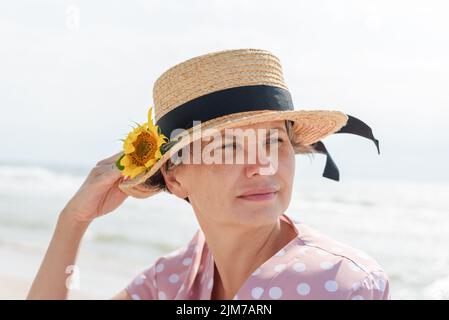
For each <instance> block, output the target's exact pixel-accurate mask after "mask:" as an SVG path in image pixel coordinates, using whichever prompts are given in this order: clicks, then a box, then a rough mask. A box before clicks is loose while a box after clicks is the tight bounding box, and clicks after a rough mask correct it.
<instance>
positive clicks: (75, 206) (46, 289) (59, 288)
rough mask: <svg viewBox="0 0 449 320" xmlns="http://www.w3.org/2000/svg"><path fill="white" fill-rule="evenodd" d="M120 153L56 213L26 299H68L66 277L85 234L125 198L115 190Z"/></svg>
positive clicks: (92, 173) (100, 165)
mask: <svg viewBox="0 0 449 320" xmlns="http://www.w3.org/2000/svg"><path fill="white" fill-rule="evenodd" d="M122 154H123V153H122V152H119V153H117V154H115V155H113V156H111V157H109V158H106V159H103V160H101V161H99V162H98V163H97V165H96V166H95V167H94V168H93V169H92V170H91V171H90V173H89V175H88V177H87V178H86V180H85V181H84V183H83V184H82V185H81V187H80V188H79V189H78V191H77V192H76V194H75V195H74V196H73V197H72V199H70V201H69V202H68V203H67V204H66V206H65V207H64V209H63V210H62V211H61V213H60V214H59V217H58V220H57V223H56V228H55V231H54V233H53V237H52V239H51V241H50V244H49V246H48V249H47V252H46V254H45V257H44V259H43V261H42V263H41V266H40V268H39V271H38V273H37V275H36V278H35V279H34V281H33V284H32V285H31V288H30V291H29V292H28V295H27V299H67V296H68V291H69V289H70V288H69V285H70V283H68V280H69V278H68V277H69V276H70V275H71V272H72V271H73V270H74V271H75V272H76V271H77V269H76V267H75V268H74V266H75V263H76V258H77V255H78V250H79V247H80V244H81V239H82V238H83V235H84V233H85V232H86V230H87V228H88V227H89V225H90V223H91V222H92V221H93V220H94V219H96V218H98V217H100V216H102V215H105V214H107V213H109V212H112V211H113V210H114V209H115V208H117V207H118V206H119V205H121V204H122V203H123V201H125V199H126V198H127V197H128V195H126V194H125V193H123V191H121V190H120V189H119V187H118V185H119V184H120V182H121V181H122V180H123V178H124V177H123V176H122V174H121V171H120V170H118V168H117V167H116V166H115V161H116V160H117V159H118V158H119V157H120V156H121V155H122Z"/></svg>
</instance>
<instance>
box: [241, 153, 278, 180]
mask: <svg viewBox="0 0 449 320" xmlns="http://www.w3.org/2000/svg"><path fill="white" fill-rule="evenodd" d="M245 160H246V161H245V164H244V165H245V173H246V176H247V177H248V178H249V177H251V176H253V175H274V174H275V173H276V172H277V168H278V157H277V149H276V148H275V149H274V150H270V152H267V150H266V148H265V146H261V145H258V146H257V148H256V147H255V146H254V147H253V148H247V152H246V157H245Z"/></svg>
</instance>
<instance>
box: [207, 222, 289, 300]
mask: <svg viewBox="0 0 449 320" xmlns="http://www.w3.org/2000/svg"><path fill="white" fill-rule="evenodd" d="M200 224H201V223H200ZM201 228H202V230H203V231H204V235H205V237H206V243H207V246H208V248H209V250H210V251H211V253H212V256H213V260H214V262H215V265H214V271H215V272H214V288H213V291H212V299H232V298H233V297H234V296H235V294H237V292H238V291H239V289H240V288H241V287H242V286H243V284H244V282H245V281H246V279H247V278H248V277H249V276H250V275H251V274H252V273H253V272H254V271H255V270H256V269H257V268H258V267H259V266H260V265H262V264H263V263H264V262H265V261H267V260H268V259H269V258H271V257H272V256H273V255H274V254H275V253H276V252H278V251H279V250H280V249H282V248H283V247H284V246H285V245H286V244H287V243H289V242H290V241H291V240H292V239H293V238H295V237H296V236H297V234H296V231H295V230H294V228H292V227H291V226H290V225H289V224H288V223H287V222H285V221H283V220H282V219H279V218H278V219H277V220H276V221H275V222H274V223H273V224H271V225H264V226H260V227H257V228H248V227H246V228H244V227H241V228H235V227H229V228H226V227H223V226H218V225H207V223H206V224H205V223H204V222H203V224H202V225H201Z"/></svg>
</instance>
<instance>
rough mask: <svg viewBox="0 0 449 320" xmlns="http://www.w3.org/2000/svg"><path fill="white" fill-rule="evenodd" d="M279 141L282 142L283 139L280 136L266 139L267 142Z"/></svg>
mask: <svg viewBox="0 0 449 320" xmlns="http://www.w3.org/2000/svg"><path fill="white" fill-rule="evenodd" d="M281 142H284V140H283V139H282V138H277V139H276V138H272V139H269V140H267V143H281Z"/></svg>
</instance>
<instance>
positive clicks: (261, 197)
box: [239, 191, 277, 201]
mask: <svg viewBox="0 0 449 320" xmlns="http://www.w3.org/2000/svg"><path fill="white" fill-rule="evenodd" d="M276 195H277V191H275V192H269V193H259V194H250V195H246V196H239V198H240V199H243V200H250V201H266V200H271V199H273V198H274V197H276Z"/></svg>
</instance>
